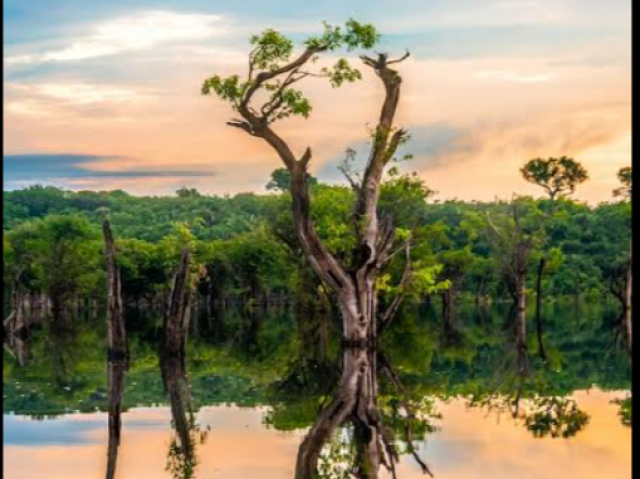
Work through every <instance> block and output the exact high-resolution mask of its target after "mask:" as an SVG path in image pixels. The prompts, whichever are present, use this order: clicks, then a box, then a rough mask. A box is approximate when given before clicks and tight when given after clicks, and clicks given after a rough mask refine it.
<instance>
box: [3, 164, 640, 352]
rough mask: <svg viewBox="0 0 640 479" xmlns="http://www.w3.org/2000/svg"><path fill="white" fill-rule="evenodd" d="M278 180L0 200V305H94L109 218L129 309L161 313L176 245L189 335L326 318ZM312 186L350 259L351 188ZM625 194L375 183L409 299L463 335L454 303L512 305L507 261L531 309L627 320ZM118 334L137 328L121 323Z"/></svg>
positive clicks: (392, 274)
mask: <svg viewBox="0 0 640 479" xmlns="http://www.w3.org/2000/svg"><path fill="white" fill-rule="evenodd" d="M532 165H533V164H532V163H531V164H529V167H530V168H531V167H532ZM523 171H524V170H523ZM527 174H528V173H527ZM289 182H290V177H289V176H288V175H287V172H286V171H285V170H282V169H279V170H276V171H274V173H273V175H272V179H271V181H270V182H269V183H268V184H267V189H268V190H269V191H270V193H269V194H262V195H260V194H254V193H245V194H237V195H235V196H224V197H219V196H207V195H203V194H201V193H199V192H198V191H196V190H193V189H186V188H183V189H181V190H179V191H177V192H176V195H175V196H173V197H136V196H132V195H129V194H127V193H125V192H123V191H110V192H93V191H80V192H71V191H65V190H62V189H58V188H55V187H51V186H39V185H37V186H32V187H29V188H27V189H24V190H18V191H10V192H5V193H4V201H5V209H4V217H3V221H4V225H3V226H4V233H5V235H4V250H3V254H4V276H3V281H4V294H5V305H6V306H7V307H8V308H9V309H10V311H11V310H22V309H25V308H26V309H29V310H30V311H39V310H41V311H42V313H43V314H35V315H34V314H30V315H28V317H29V318H31V319H30V321H37V319H34V318H38V317H45V316H46V314H44V313H45V312H46V311H53V316H54V317H55V318H56V321H58V322H60V323H61V324H64V323H65V318H68V317H71V316H70V314H69V313H70V312H71V310H74V311H76V310H78V309H83V308H90V309H95V308H104V306H105V304H106V298H107V296H106V294H105V292H106V289H105V284H106V275H107V267H106V260H105V253H104V239H103V235H102V232H101V230H102V224H103V222H104V221H105V220H106V219H108V221H109V223H110V224H111V225H112V228H113V232H114V236H115V238H116V243H117V249H118V260H119V266H120V270H121V281H122V294H123V297H124V304H125V306H126V308H127V309H128V310H130V311H138V312H139V311H140V310H141V309H144V308H151V309H155V310H157V311H161V310H162V308H163V307H164V304H165V301H166V298H167V295H168V294H169V292H170V290H171V283H172V279H173V277H174V273H175V271H176V269H177V267H178V264H179V262H180V256H181V253H182V251H183V250H184V248H185V247H187V248H188V249H189V250H190V251H191V252H192V256H191V258H190V269H191V273H192V274H191V280H192V285H191V289H192V290H193V296H194V301H193V304H192V307H193V308H194V309H196V308H197V309H198V311H199V314H198V315H197V316H195V317H196V318H197V320H196V321H194V323H193V324H192V327H193V328H201V329H203V330H208V331H210V333H211V334H212V335H213V336H214V337H215V338H216V339H218V340H223V339H224V338H225V337H226V336H227V335H231V334H232V333H233V331H230V330H228V325H226V324H225V321H224V318H225V314H224V310H225V308H232V307H234V306H240V307H241V308H244V309H247V310H251V309H253V308H268V307H269V306H270V305H276V304H279V305H289V306H292V307H295V308H297V309H298V310H299V311H301V312H304V314H303V315H302V316H304V317H305V318H306V319H305V320H306V321H308V322H311V323H313V321H314V318H316V319H317V318H321V317H324V316H327V315H328V316H331V315H332V313H335V312H334V311H333V309H334V306H332V305H333V304H335V303H334V302H333V301H332V298H331V294H332V293H331V292H330V291H329V290H328V289H327V288H325V287H323V284H322V282H321V281H319V280H318V279H317V278H316V277H315V276H314V274H313V271H311V269H310V267H309V265H308V261H307V260H306V259H305V257H304V255H303V254H302V252H301V249H300V246H299V245H298V242H297V240H296V237H295V234H294V231H293V225H292V221H291V214H290V202H291V198H290V193H289ZM312 183H313V186H312V195H313V198H314V202H313V219H314V222H315V225H316V228H317V230H318V232H319V235H320V236H321V237H322V239H323V240H324V241H325V242H326V244H327V245H328V246H329V248H330V249H331V251H332V252H333V253H334V254H335V255H336V256H338V257H347V256H348V255H349V254H351V251H352V250H353V244H352V236H351V235H350V228H351V226H350V223H349V214H350V209H351V207H352V205H353V202H354V194H353V191H352V190H351V189H350V188H348V187H345V186H335V185H327V184H322V183H319V182H318V181H317V180H315V178H312ZM630 185H631V180H630V173H629V175H628V177H625V176H624V172H623V173H621V190H619V191H617V192H616V194H617V198H616V197H614V196H613V195H612V201H611V202H608V203H603V204H600V205H597V206H590V205H587V204H584V203H580V202H578V201H575V200H572V199H571V197H570V196H569V195H565V194H560V195H558V193H554V192H551V193H549V194H547V195H546V196H543V197H541V198H531V197H516V198H514V199H513V200H512V201H509V202H502V201H498V202H461V201H453V200H449V201H444V202H440V201H437V200H434V199H433V196H434V191H433V190H432V189H431V188H430V187H429V186H427V185H426V184H425V183H424V182H423V181H422V180H420V179H419V178H418V177H417V176H415V175H412V174H401V173H400V172H399V171H398V170H397V169H395V168H394V169H393V170H392V171H390V172H389V174H388V175H387V176H386V177H385V180H384V182H383V185H382V194H381V198H380V209H381V211H383V212H386V213H388V214H392V215H393V217H394V218H395V219H396V222H397V229H398V230H399V234H400V235H402V234H404V235H407V236H408V235H409V234H411V237H412V240H413V246H412V249H411V258H410V262H411V275H412V280H411V281H410V282H409V283H408V284H407V285H406V288H405V289H406V295H407V297H408V298H409V299H408V300H409V301H411V302H413V303H417V304H431V303H433V304H434V305H436V306H437V307H438V308H442V309H443V311H445V312H446V313H447V314H445V317H446V318H449V320H450V321H451V326H452V327H461V325H456V324H455V323H456V309H457V308H458V307H459V304H461V303H465V302H473V303H475V304H478V305H489V304H492V303H507V304H510V303H512V302H515V301H516V300H517V292H516V282H517V281H518V277H517V274H514V272H513V268H512V266H513V265H514V264H521V268H522V270H523V271H524V275H525V279H526V291H527V292H528V293H529V294H528V296H530V297H531V298H532V300H531V301H529V302H530V303H532V302H533V299H534V298H536V297H539V298H540V300H544V301H549V302H553V301H563V300H571V301H590V302H594V303H596V302H605V303H612V304H614V305H615V304H619V305H620V309H621V311H624V309H625V308H626V304H627V303H626V302H625V289H626V282H627V275H628V269H629V264H630V263H629V261H630V254H629V248H630V240H631V203H630V201H628V198H629V197H630V194H631V193H630V188H631V186H630ZM572 188H575V185H573V186H572ZM544 191H547V190H546V189H545V190H544ZM561 193H564V192H561ZM496 231H500V235H498V234H496ZM409 232H410V233H409ZM404 263H405V258H404V255H402V254H397V255H396V256H395V258H394V259H393V261H392V262H391V263H390V264H389V266H388V267H387V268H386V269H385V271H384V273H383V275H382V276H381V278H380V279H379V281H378V284H377V289H378V290H379V292H380V295H381V298H382V301H385V298H388V297H391V296H392V295H393V294H394V293H395V292H396V289H397V287H395V286H393V284H394V282H397V281H398V278H399V277H400V276H402V275H403V271H404ZM335 315H338V316H339V313H335V314H334V316H335ZM336 324H337V325H338V327H339V324H338V323H336ZM129 327H130V328H132V329H143V328H144V327H145V325H144V324H136V323H135V321H130V325H129ZM309 327H313V324H312V325H310V326H309Z"/></svg>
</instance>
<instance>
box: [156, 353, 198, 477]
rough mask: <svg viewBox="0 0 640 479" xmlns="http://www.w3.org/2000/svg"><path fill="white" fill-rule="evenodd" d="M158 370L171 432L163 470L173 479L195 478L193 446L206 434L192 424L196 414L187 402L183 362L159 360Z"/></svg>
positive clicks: (187, 386) (196, 461)
mask: <svg viewBox="0 0 640 479" xmlns="http://www.w3.org/2000/svg"><path fill="white" fill-rule="evenodd" d="M160 369H161V372H162V382H163V385H164V389H165V394H166V395H167V396H168V397H169V401H170V403H171V417H172V426H173V429H174V435H173V438H172V440H171V445H170V446H169V452H168V454H167V471H168V472H169V473H171V476H172V477H173V478H174V479H191V478H193V477H195V472H196V467H197V465H198V456H197V451H196V449H197V446H198V445H199V444H203V443H204V442H205V441H206V438H207V432H206V431H201V430H200V427H199V426H198V424H197V422H196V412H197V411H195V410H194V407H193V403H192V401H191V388H190V385H189V380H188V379H187V373H186V368H185V364H184V360H183V359H182V358H177V357H162V358H161V359H160Z"/></svg>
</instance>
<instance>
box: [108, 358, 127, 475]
mask: <svg viewBox="0 0 640 479" xmlns="http://www.w3.org/2000/svg"><path fill="white" fill-rule="evenodd" d="M108 368H109V369H108V382H109V384H108V390H109V393H108V394H109V450H108V453H107V475H106V477H107V479H114V478H115V477H116V470H117V465H118V450H119V449H120V438H121V432H122V401H123V397H124V382H125V375H126V371H127V364H126V362H124V361H109V366H108Z"/></svg>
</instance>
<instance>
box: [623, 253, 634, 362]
mask: <svg viewBox="0 0 640 479" xmlns="http://www.w3.org/2000/svg"><path fill="white" fill-rule="evenodd" d="M632 255H633V241H631V245H630V247H629V266H627V277H626V285H625V292H624V306H625V307H624V319H625V321H624V322H625V327H626V330H627V343H628V345H629V351H632V350H633V340H632V339H633V315H632V304H633V301H632V300H633V286H632V277H633V261H632Z"/></svg>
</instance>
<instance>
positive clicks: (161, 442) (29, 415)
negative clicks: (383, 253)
mask: <svg viewBox="0 0 640 479" xmlns="http://www.w3.org/2000/svg"><path fill="white" fill-rule="evenodd" d="M507 317H508V316H507V314H506V312H505V311H503V310H500V309H499V308H493V309H491V310H477V309H474V308H471V307H469V308H465V309H463V311H461V314H460V324H462V325H463V326H464V327H463V331H464V333H463V334H462V335H459V336H455V337H453V338H452V337H451V336H448V337H446V338H445V337H443V335H442V334H441V333H440V331H441V327H440V323H441V321H440V319H439V318H438V317H437V315H436V314H434V313H433V312H431V313H417V312H412V313H408V314H406V315H405V316H404V317H402V318H400V319H399V322H398V323H397V324H396V325H394V328H393V329H392V330H390V331H389V334H388V335H387V336H386V337H385V339H384V341H383V344H382V345H381V347H380V348H379V350H377V351H354V350H347V351H341V350H340V348H339V346H338V345H337V344H335V343H333V342H332V343H330V344H329V346H328V349H327V350H326V351H324V352H322V351H318V348H316V347H314V346H313V345H314V340H313V339H309V338H306V339H305V338H299V337H297V335H296V334H295V333H292V332H291V331H293V330H294V326H293V324H294V322H293V319H292V318H291V317H290V316H289V315H287V314H272V315H271V316H268V317H265V318H263V321H261V329H260V330H259V331H258V332H257V334H256V331H253V333H252V334H250V335H248V336H247V335H243V334H235V335H234V336H233V337H232V338H230V339H229V340H228V341H227V342H226V343H224V344H222V345H213V344H210V343H209V342H208V341H207V340H206V334H205V333H202V334H201V337H199V338H197V337H196V338H193V339H192V341H191V343H190V345H189V360H188V361H187V364H186V365H183V364H181V362H180V361H170V360H165V361H159V359H158V357H157V354H156V352H155V346H154V344H155V338H154V337H153V334H148V333H147V334H145V335H142V334H139V333H133V334H132V341H131V343H132V352H133V359H132V361H131V363H130V364H129V365H128V368H127V367H124V366H121V365H118V364H115V365H110V366H108V365H107V362H106V360H105V359H104V358H105V353H104V345H103V340H102V332H101V331H96V328H95V325H92V324H89V323H83V324H82V325H80V326H79V327H78V329H77V330H76V331H75V332H74V333H73V334H71V335H69V334H60V333H55V332H54V331H50V330H47V331H40V332H37V333H36V334H34V336H33V337H32V338H31V339H30V340H29V341H28V343H26V344H25V345H24V348H23V350H22V351H24V354H21V355H18V356H19V358H20V359H21V361H19V360H18V359H19V358H16V357H14V355H15V352H16V348H15V345H13V353H9V352H8V351H6V352H5V358H4V359H5V361H4V403H3V404H4V422H5V430H4V436H3V440H4V461H5V462H4V464H5V465H4V474H5V477H7V478H8V479H22V478H33V477H39V478H43V479H92V478H103V477H110V476H109V473H111V474H114V475H113V477H115V478H118V479H152V478H153V479H164V478H167V479H170V478H184V479H186V478H199V479H215V478H224V479H254V478H255V479H277V478H278V479H279V478H283V479H284V478H293V477H295V472H296V468H298V470H299V471H300V473H301V474H302V475H301V476H300V477H305V476H304V474H305V466H307V467H308V469H307V470H306V473H307V476H306V477H318V478H326V479H329V478H331V479H339V478H340V479H342V478H348V477H389V478H390V477H392V473H391V472H390V471H389V470H387V467H386V466H385V465H384V464H382V462H386V463H387V465H389V466H390V467H393V468H394V469H395V473H396V476H397V477H398V478H408V479H411V478H418V477H429V476H428V474H429V473H432V474H433V475H434V476H435V477H437V478H451V479H475V478H483V479H485V478H487V477H490V478H496V479H502V478H518V479H566V478H577V479H590V478H598V479H601V478H602V477H607V478H608V479H627V478H630V477H631V427H630V417H631V411H630V409H627V408H626V407H625V405H627V404H628V401H626V400H627V399H628V398H630V388H631V379H630V378H631V374H630V365H629V359H628V357H627V354H626V352H625V351H624V348H623V347H622V345H621V344H620V341H619V338H618V337H617V336H616V334H615V332H614V331H615V328H614V327H613V326H612V323H613V322H614V320H615V312H612V311H607V310H606V309H605V308H600V307H593V306H591V307H589V306H582V307H581V308H580V309H575V308H574V307H573V306H565V307H561V306H553V307H549V308H548V310H547V311H545V331H546V332H545V336H544V343H545V350H546V352H547V356H548V359H547V361H542V360H541V359H540V358H539V357H538V349H537V342H536V338H535V334H531V337H530V338H529V339H530V340H529V344H528V354H526V355H523V354H522V353H519V352H518V350H517V348H515V347H514V346H513V344H514V342H513V338H512V335H511V333H510V330H509V328H508V327H505V319H506V318H507ZM238 321H240V324H241V323H242V318H240V319H238ZM240 329H241V328H240ZM529 329H530V330H531V331H533V330H534V328H533V324H531V325H530V328H529ZM18 351H21V350H20V349H19V348H18ZM20 362H22V363H23V366H20V365H19V363H20ZM120 386H122V389H120ZM120 410H121V411H122V413H121V414H120ZM118 419H121V422H122V424H121V427H118V424H119V423H118ZM118 437H119V438H120V441H118ZM305 438H306V440H305ZM390 451H391V452H390ZM396 455H397V460H395V459H394V457H395V456H396ZM309 458H310V459H309ZM381 458H386V460H385V461H381ZM110 468H111V470H110ZM309 468H311V469H309ZM311 470H313V471H312V472H310V471H311ZM108 471H110V472H108ZM114 471H115V473H114ZM376 472H377V473H378V476H375V475H374V474H375V473H376ZM312 474H315V476H313V475H312ZM350 474H351V475H350ZM425 474H426V475H425Z"/></svg>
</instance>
